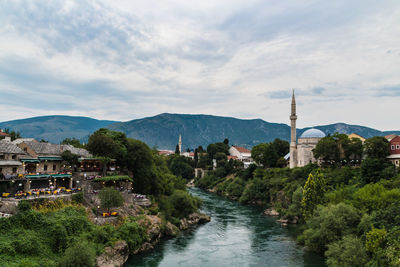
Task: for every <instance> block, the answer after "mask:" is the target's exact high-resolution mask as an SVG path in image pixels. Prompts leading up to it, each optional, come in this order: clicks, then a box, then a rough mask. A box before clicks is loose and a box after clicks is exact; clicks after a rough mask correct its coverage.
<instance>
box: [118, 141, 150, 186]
mask: <svg viewBox="0 0 400 267" xmlns="http://www.w3.org/2000/svg"><path fill="white" fill-rule="evenodd" d="M125 161H126V166H127V168H128V170H129V171H131V172H132V174H133V186H134V188H135V191H136V192H138V193H142V194H153V193H155V192H156V191H157V189H156V184H157V181H156V180H157V175H156V174H155V171H154V161H153V156H152V153H151V150H150V148H149V147H148V146H147V145H146V144H145V143H143V142H141V141H139V140H135V139H130V138H128V145H127V154H126V157H125Z"/></svg>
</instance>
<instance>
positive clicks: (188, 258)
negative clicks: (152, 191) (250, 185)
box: [124, 188, 326, 267]
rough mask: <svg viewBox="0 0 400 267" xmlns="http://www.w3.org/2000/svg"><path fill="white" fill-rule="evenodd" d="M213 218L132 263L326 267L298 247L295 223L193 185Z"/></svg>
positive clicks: (163, 243) (128, 263) (193, 191)
mask: <svg viewBox="0 0 400 267" xmlns="http://www.w3.org/2000/svg"><path fill="white" fill-rule="evenodd" d="M189 190H190V192H191V193H192V194H193V195H195V196H198V197H200V198H201V199H202V200H203V206H202V209H201V211H202V212H203V213H206V214H208V215H210V216H211V222H209V223H207V224H204V225H201V226H199V227H195V228H193V229H190V230H187V231H185V232H183V233H182V234H181V235H180V236H178V237H177V238H174V239H170V240H166V241H162V242H161V243H160V244H158V245H157V246H156V247H155V249H154V250H151V251H149V252H146V253H142V254H139V255H134V256H131V257H130V258H129V260H128V262H127V263H126V264H125V265H124V266H125V267H131V266H171V267H174V266H228V267H233V266H241V267H244V266H307V267H311V266H318V267H319V266H322V267H323V266H326V265H325V263H324V258H323V257H322V256H320V255H317V254H314V253H310V252H307V251H305V250H304V248H303V247H301V246H298V245H296V243H295V242H294V239H295V237H296V233H297V232H298V228H297V226H288V227H281V225H280V224H279V223H277V222H276V219H275V218H272V217H269V216H266V215H263V213H262V209H261V208H259V207H254V206H249V205H241V204H239V203H238V202H235V201H230V200H227V199H225V198H222V197H220V196H217V195H215V194H212V193H208V192H205V191H203V190H200V189H197V188H192V189H189Z"/></svg>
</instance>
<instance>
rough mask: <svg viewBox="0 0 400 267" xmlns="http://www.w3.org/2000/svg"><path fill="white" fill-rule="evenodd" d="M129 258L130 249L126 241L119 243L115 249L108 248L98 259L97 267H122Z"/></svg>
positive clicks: (115, 245)
mask: <svg viewBox="0 0 400 267" xmlns="http://www.w3.org/2000/svg"><path fill="white" fill-rule="evenodd" d="M128 257H129V247H128V244H127V243H126V242H125V241H117V242H116V243H115V244H114V246H113V247H106V248H105V249H104V252H103V254H101V255H100V256H98V257H97V258H96V266H97V267H122V266H123V265H124V263H125V262H126V261H127V260H128Z"/></svg>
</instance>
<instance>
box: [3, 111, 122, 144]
mask: <svg viewBox="0 0 400 267" xmlns="http://www.w3.org/2000/svg"><path fill="white" fill-rule="evenodd" d="M112 123H115V121H105V120H96V119H92V118H88V117H73V116H58V115H55V116H42V117H34V118H29V119H22V120H14V121H7V122H1V123H0V128H1V129H6V128H8V129H10V130H14V131H18V132H20V133H21V135H22V136H23V137H31V138H35V139H37V140H41V139H44V140H47V141H49V142H51V143H56V144H57V143H60V142H61V141H62V140H64V139H65V138H70V137H75V138H77V139H79V140H83V141H84V140H87V138H88V136H89V135H90V134H91V133H93V132H94V131H96V130H97V129H99V128H102V127H106V126H108V125H110V124H112Z"/></svg>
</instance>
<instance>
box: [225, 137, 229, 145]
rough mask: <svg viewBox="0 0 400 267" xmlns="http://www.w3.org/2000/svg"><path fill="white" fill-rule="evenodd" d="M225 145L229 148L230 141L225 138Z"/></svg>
mask: <svg viewBox="0 0 400 267" xmlns="http://www.w3.org/2000/svg"><path fill="white" fill-rule="evenodd" d="M224 144H225V145H227V146H229V139H228V138H225V139H224Z"/></svg>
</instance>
